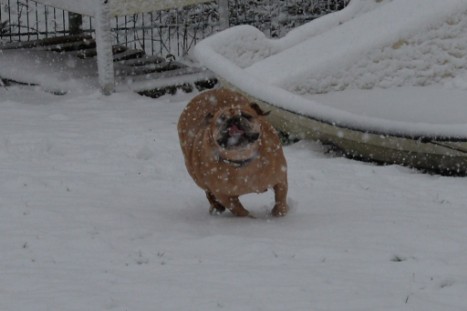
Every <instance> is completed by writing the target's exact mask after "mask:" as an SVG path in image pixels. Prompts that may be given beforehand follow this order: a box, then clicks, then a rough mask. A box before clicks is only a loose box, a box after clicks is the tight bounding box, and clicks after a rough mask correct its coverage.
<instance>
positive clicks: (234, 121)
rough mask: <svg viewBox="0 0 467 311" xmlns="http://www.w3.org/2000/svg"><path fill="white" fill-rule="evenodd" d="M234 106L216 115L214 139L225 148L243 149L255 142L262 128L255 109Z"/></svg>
mask: <svg viewBox="0 0 467 311" xmlns="http://www.w3.org/2000/svg"><path fill="white" fill-rule="evenodd" d="M249 110H251V109H246V110H245V109H240V108H238V107H232V108H227V109H224V110H222V111H220V112H218V113H217V114H216V115H215V119H214V122H215V128H216V129H215V131H214V139H215V140H216V142H217V144H218V145H219V146H220V147H222V148H224V149H228V150H229V149H231V150H233V149H241V148H245V147H248V145H250V144H253V143H255V142H256V141H257V140H258V139H259V137H260V135H261V128H260V124H259V122H258V120H257V115H256V112H255V111H254V110H251V111H249Z"/></svg>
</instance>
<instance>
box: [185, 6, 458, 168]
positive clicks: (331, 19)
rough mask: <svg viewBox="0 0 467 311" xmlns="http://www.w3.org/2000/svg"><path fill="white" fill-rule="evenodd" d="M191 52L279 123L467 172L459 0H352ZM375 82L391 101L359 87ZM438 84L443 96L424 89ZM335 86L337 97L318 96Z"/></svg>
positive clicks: (379, 155)
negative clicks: (272, 30) (275, 32)
mask: <svg viewBox="0 0 467 311" xmlns="http://www.w3.org/2000/svg"><path fill="white" fill-rule="evenodd" d="M194 56H195V57H196V58H197V59H198V60H199V61H200V62H201V63H202V64H203V65H204V66H206V67H208V68H209V69H211V70H212V71H214V72H215V73H216V74H217V75H219V76H220V77H221V78H222V79H223V80H224V81H226V84H228V85H230V86H232V87H234V88H236V89H239V90H240V91H241V92H244V93H246V94H248V95H249V96H251V97H252V98H254V99H255V100H257V101H259V102H262V103H263V104H267V105H269V106H271V107H272V109H273V113H272V114H271V120H272V121H273V122H274V123H275V125H276V126H277V127H278V128H279V129H281V130H282V131H284V132H288V133H289V134H292V135H296V136H299V137H303V138H311V139H317V140H320V141H323V142H325V143H329V144H333V145H335V146H337V147H338V148H340V149H342V150H343V151H344V152H345V154H347V155H348V156H351V157H356V158H362V159H368V160H375V161H379V162H384V163H399V164H404V165H409V166H413V167H418V168H422V169H429V170H434V171H440V172H443V173H456V174H466V173H467V121H464V120H463V119H462V118H460V119H459V115H467V104H465V105H463V104H462V103H461V102H459V100H458V99H459V98H462V97H463V95H465V98H467V91H466V90H467V82H465V81H466V80H467V2H466V1H464V0H446V1H438V0H410V1H407V0H379V1H375V0H353V1H351V2H350V4H349V5H348V6H347V8H345V9H344V10H342V11H340V12H337V13H334V14H330V15H328V16H325V17H323V18H320V19H317V20H315V21H312V22H310V23H308V24H306V25H304V26H301V27H299V28H297V29H295V30H294V31H292V32H290V33H289V34H288V35H287V36H285V37H284V38H282V39H277V40H271V39H267V38H266V37H265V36H264V35H263V34H262V33H261V32H259V31H258V30H257V29H255V28H253V27H248V26H240V27H236V28H231V29H229V30H226V31H224V32H221V33H219V34H217V35H215V36H212V37H210V38H208V39H205V40H204V41H202V42H201V43H199V44H198V45H197V46H196V48H195V50H194ZM380 88H384V89H386V91H385V92H384V96H385V97H393V98H394V101H397V102H395V105H392V104H391V102H390V101H388V100H382V98H377V97H374V95H375V94H382V93H381V92H379V93H378V92H376V93H375V92H369V91H365V90H377V89H380ZM448 88H457V89H456V90H455V91H453V92H449V91H448ZM436 89H438V90H439V89H442V90H441V91H440V92H441V93H442V94H446V98H445V100H444V101H443V102H439V97H440V96H431V97H430V96H426V93H427V92H432V93H433V92H435V93H436ZM356 90H360V91H359V92H356ZM335 92H342V93H341V94H342V96H331V97H327V98H326V97H323V96H322V95H317V94H329V95H332V94H334V93H335ZM391 92H392V93H391ZM443 92H444V93H443ZM451 93H455V95H454V96H451V95H450V94H451ZM352 94H354V96H352ZM355 94H357V95H355ZM398 94H406V95H407V94H408V95H407V96H406V97H403V96H397V95H398ZM452 99H455V100H452ZM355 101H363V103H362V104H356V103H355ZM396 104H397V105H396ZM378 105H380V106H378ZM392 108H393V109H392ZM392 110H397V112H396V113H393V111H392ZM415 110H419V111H420V112H422V113H414V112H413V111H415ZM388 111H390V112H391V113H388ZM440 112H442V113H440ZM450 113H451V115H449V114H450ZM407 115H411V116H412V117H411V118H408V117H407ZM441 116H443V118H441Z"/></svg>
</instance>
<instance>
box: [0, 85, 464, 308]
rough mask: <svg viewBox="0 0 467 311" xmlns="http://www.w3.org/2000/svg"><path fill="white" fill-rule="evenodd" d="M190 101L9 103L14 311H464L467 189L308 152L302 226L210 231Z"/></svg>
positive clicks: (300, 149) (289, 220)
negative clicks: (180, 125)
mask: <svg viewBox="0 0 467 311" xmlns="http://www.w3.org/2000/svg"><path fill="white" fill-rule="evenodd" d="M188 99H189V96H186V95H185V96H184V97H175V98H172V97H166V98H163V99H159V100H153V99H149V98H145V97H140V96H138V95H135V94H132V93H120V94H115V95H112V96H110V97H105V96H102V95H100V94H99V93H98V92H97V91H92V92H91V94H89V95H82V94H81V95H67V96H53V95H50V94H48V93H44V92H43V91H40V90H33V89H24V88H22V89H21V88H14V87H13V88H8V89H5V88H2V89H0V144H1V148H0V172H1V174H0V249H1V250H2V251H1V252H0V271H1V277H0V309H1V310H23V311H27V310H34V311H41V310H148V311H149V310H423V311H425V310H465V306H466V305H467V298H466V297H465V293H466V292H467V226H466V225H465V224H466V223H467V207H466V202H467V193H466V191H465V189H466V187H467V180H466V179H463V178H447V177H440V176H430V175H425V174H421V173H418V172H416V171H412V170H409V169H406V168H401V167H398V166H389V167H381V166H374V165H371V164H364V163H360V162H356V161H352V160H346V159H342V158H338V157H333V156H332V155H329V154H326V153H323V149H322V147H320V146H319V145H317V144H315V143H310V142H300V143H297V144H294V145H292V146H288V147H286V148H285V154H286V157H287V160H288V165H289V183H290V195H289V203H290V205H291V207H292V209H291V212H290V214H289V215H287V216H286V217H285V218H281V219H276V218H271V217H269V216H268V213H267V212H268V210H270V209H271V208H272V205H273V197H272V193H267V194H262V195H251V196H247V197H245V198H244V202H245V205H246V206H248V208H250V210H251V211H252V212H253V213H254V214H255V215H256V216H258V218H257V219H238V218H234V217H232V216H231V215H229V214H228V213H226V214H224V215H222V216H210V215H209V214H208V202H207V200H206V199H205V197H204V193H203V192H202V191H201V190H199V189H198V188H197V187H196V185H195V184H194V183H193V182H192V181H191V179H190V177H189V176H188V174H187V173H186V170H185V167H184V163H183V158H182V154H181V151H180V148H179V144H178V139H177V133H176V122H177V120H178V115H179V113H180V112H181V110H182V109H183V107H184V106H185V104H186V102H187V100H188Z"/></svg>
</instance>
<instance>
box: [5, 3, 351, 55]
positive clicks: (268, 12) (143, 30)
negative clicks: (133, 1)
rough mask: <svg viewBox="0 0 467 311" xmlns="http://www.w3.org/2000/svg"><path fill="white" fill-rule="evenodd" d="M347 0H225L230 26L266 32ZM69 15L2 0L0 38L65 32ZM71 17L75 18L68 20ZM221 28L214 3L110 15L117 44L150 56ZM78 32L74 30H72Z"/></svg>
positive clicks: (87, 27)
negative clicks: (113, 16)
mask: <svg viewBox="0 0 467 311" xmlns="http://www.w3.org/2000/svg"><path fill="white" fill-rule="evenodd" d="M349 2H350V0H229V1H228V5H229V8H228V10H229V25H230V26H234V25H240V24H249V25H253V26H255V27H257V28H259V29H260V30H261V31H263V32H264V33H265V34H266V35H267V36H269V37H282V36H283V35H284V34H286V33H287V32H288V31H289V30H290V29H292V28H294V27H297V26H299V25H302V24H304V23H306V22H308V21H311V20H313V19H315V18H318V17H320V16H322V15H325V14H328V13H331V12H335V11H338V10H341V9H342V8H344V7H345V6H346V5H347V4H348V3H349ZM70 15H72V14H70V13H69V12H67V11H63V10H61V9H57V8H53V7H48V6H45V5H42V4H40V3H37V2H35V1H33V0H1V1H0V43H2V42H15V41H31V40H37V39H42V38H48V37H54V36H63V35H68V34H70V29H71V30H72V31H73V28H74V27H73V26H75V25H74V24H73V22H72V23H71V24H70ZM71 20H73V19H71ZM79 21H80V31H81V32H84V33H89V34H91V33H93V32H94V27H93V24H94V20H93V18H91V17H86V16H83V17H82V18H79ZM219 29H220V26H219V16H218V3H217V2H216V1H213V2H208V3H204V4H199V5H194V6H189V7H184V8H180V9H171V10H165V11H157V12H149V13H144V14H136V15H132V16H124V17H116V18H114V19H113V20H112V32H113V34H114V40H115V43H116V44H122V45H125V46H127V47H131V48H137V49H143V50H144V51H146V53H148V54H150V55H160V56H165V55H167V54H172V55H175V56H179V57H182V56H184V55H186V54H187V53H188V51H189V50H190V49H191V48H192V47H193V46H194V45H195V44H196V42H198V41H199V40H200V39H203V38H205V37H207V36H209V35H211V34H213V33H215V32H217V31H218V30H219ZM75 31H76V29H75Z"/></svg>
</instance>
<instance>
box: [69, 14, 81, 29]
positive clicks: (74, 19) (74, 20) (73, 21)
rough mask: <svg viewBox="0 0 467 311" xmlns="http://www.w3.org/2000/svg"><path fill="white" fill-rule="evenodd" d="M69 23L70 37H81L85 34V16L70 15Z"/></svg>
mask: <svg viewBox="0 0 467 311" xmlns="http://www.w3.org/2000/svg"><path fill="white" fill-rule="evenodd" d="M68 23H69V25H70V26H69V31H70V35H79V34H82V33H83V16H82V15H81V14H76V13H72V12H69V13H68Z"/></svg>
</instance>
